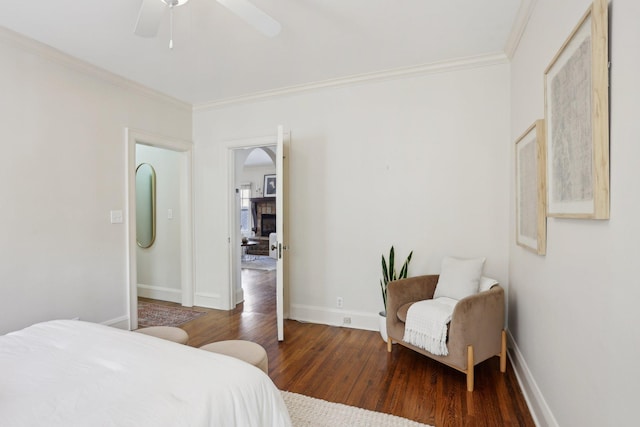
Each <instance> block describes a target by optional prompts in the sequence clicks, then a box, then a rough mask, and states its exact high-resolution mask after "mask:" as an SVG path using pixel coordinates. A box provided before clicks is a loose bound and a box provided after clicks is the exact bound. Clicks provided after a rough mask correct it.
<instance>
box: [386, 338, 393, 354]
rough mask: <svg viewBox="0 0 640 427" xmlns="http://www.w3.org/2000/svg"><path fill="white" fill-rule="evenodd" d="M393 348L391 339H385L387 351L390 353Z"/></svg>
mask: <svg viewBox="0 0 640 427" xmlns="http://www.w3.org/2000/svg"><path fill="white" fill-rule="evenodd" d="M392 348H393V341H392V340H391V337H387V351H388V352H389V353H391V349H392Z"/></svg>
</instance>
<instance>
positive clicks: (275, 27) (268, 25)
mask: <svg viewBox="0 0 640 427" xmlns="http://www.w3.org/2000/svg"><path fill="white" fill-rule="evenodd" d="M217 1H218V3H220V4H221V5H223V6H224V7H226V8H227V9H229V10H230V11H232V12H233V13H235V14H236V15H238V16H239V17H240V18H242V19H243V20H244V21H245V22H246V23H247V24H249V25H251V26H252V27H253V28H255V29H256V30H258V31H260V32H261V33H262V34H264V35H265V36H268V37H275V36H277V35H278V34H279V33H280V30H281V29H282V26H281V25H280V23H279V22H278V21H276V20H275V19H273V18H272V17H270V16H269V15H267V14H266V13H264V12H263V11H262V10H260V9H258V8H257V7H256V6H255V5H254V4H253V3H251V2H250V1H248V0H217Z"/></svg>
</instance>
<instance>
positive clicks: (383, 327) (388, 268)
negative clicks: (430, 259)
mask: <svg viewBox="0 0 640 427" xmlns="http://www.w3.org/2000/svg"><path fill="white" fill-rule="evenodd" d="M411 256H413V251H411V252H410V253H409V256H408V257H407V259H406V260H405V261H404V264H402V268H401V269H400V274H397V273H396V268H395V250H394V249H393V246H391V250H390V251H389V262H387V260H386V259H384V254H383V255H382V279H381V280H380V289H381V291H382V302H383V303H384V311H381V312H380V313H379V314H380V336H382V339H383V340H384V341H385V342H386V341H387V286H388V285H389V282H392V281H394V280H399V279H406V278H407V274H408V272H409V263H410V262H411Z"/></svg>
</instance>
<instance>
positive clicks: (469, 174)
mask: <svg viewBox="0 0 640 427" xmlns="http://www.w3.org/2000/svg"><path fill="white" fill-rule="evenodd" d="M508 103H509V67H508V65H507V64H501V65H491V66H478V67H477V68H472V69H466V70H459V71H452V72H449V73H441V74H431V75H426V76H421V77H411V78H405V79H398V80H387V81H382V82H375V83H373V82H370V83H362V84H358V85H352V86H349V87H342V88H330V89H323V90H318V91H313V92H308V93H301V94H298V95H293V96H289V97H283V98H279V99H271V100H268V101H263V102H255V103H251V104H245V105H235V106H229V107H226V108H220V109H214V110H210V111H196V112H195V113H194V142H195V152H196V155H195V157H196V166H195V187H196V188H195V191H196V223H197V224H198V233H197V236H196V239H197V241H196V254H197V255H196V257H197V260H196V274H197V280H196V283H197V286H198V288H199V292H203V293H206V294H208V295H211V296H214V297H216V298H219V301H220V307H221V308H223V307H224V305H223V304H224V301H226V300H227V298H228V289H227V287H228V267H227V265H228V248H227V236H228V231H227V218H226V217H225V216H224V213H223V212H226V210H225V209H226V208H223V207H222V206H221V205H220V203H222V201H224V200H226V197H227V196H226V195H227V191H228V190H227V187H226V185H227V184H226V183H227V181H228V178H227V174H228V172H227V162H228V160H227V151H228V150H227V147H226V145H231V144H232V142H225V141H232V140H235V139H238V138H247V137H255V136H260V135H267V134H270V135H274V134H275V131H276V125H277V124H284V125H285V127H286V128H287V129H288V130H290V131H291V136H292V144H291V151H290V157H289V158H290V194H289V200H290V211H289V213H288V214H289V215H288V217H289V221H290V240H289V245H290V251H289V254H290V260H291V264H290V278H291V279H290V284H291V289H290V301H291V317H294V318H297V319H302V320H310V321H316V322H324V323H340V322H341V321H342V317H343V316H350V317H352V319H353V324H352V326H355V327H365V328H371V329H376V328H377V322H378V320H377V312H378V311H380V310H381V309H382V298H381V296H380V290H379V278H380V275H381V272H380V257H381V254H382V253H383V252H384V253H387V252H388V250H389V247H390V246H391V245H395V246H396V250H397V253H398V256H400V257H406V255H407V254H408V253H409V251H410V250H414V257H413V261H412V264H411V269H410V273H411V274H412V275H417V274H422V273H435V272H439V269H440V261H441V258H442V256H443V255H449V254H450V255H458V256H462V257H472V256H486V257H487V263H486V272H487V273H488V274H490V275H492V276H494V277H497V278H498V279H500V280H501V281H503V282H504V281H505V280H506V278H507V264H508V261H507V251H508V240H507V236H508V229H507V227H506V226H505V224H507V222H508V217H507V215H508V201H509V196H508V188H509V178H510V177H509V167H508V164H509V157H508V156H509V146H510V142H509V125H508V123H509V109H508ZM338 296H341V297H343V298H344V308H343V310H337V309H336V308H335V307H336V298H337V297H338ZM212 300H213V299H212Z"/></svg>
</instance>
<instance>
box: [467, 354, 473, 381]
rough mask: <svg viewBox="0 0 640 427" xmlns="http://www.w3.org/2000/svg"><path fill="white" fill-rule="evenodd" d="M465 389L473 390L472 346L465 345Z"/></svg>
mask: <svg viewBox="0 0 640 427" xmlns="http://www.w3.org/2000/svg"><path fill="white" fill-rule="evenodd" d="M467 391H473V346H472V345H469V346H467Z"/></svg>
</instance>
